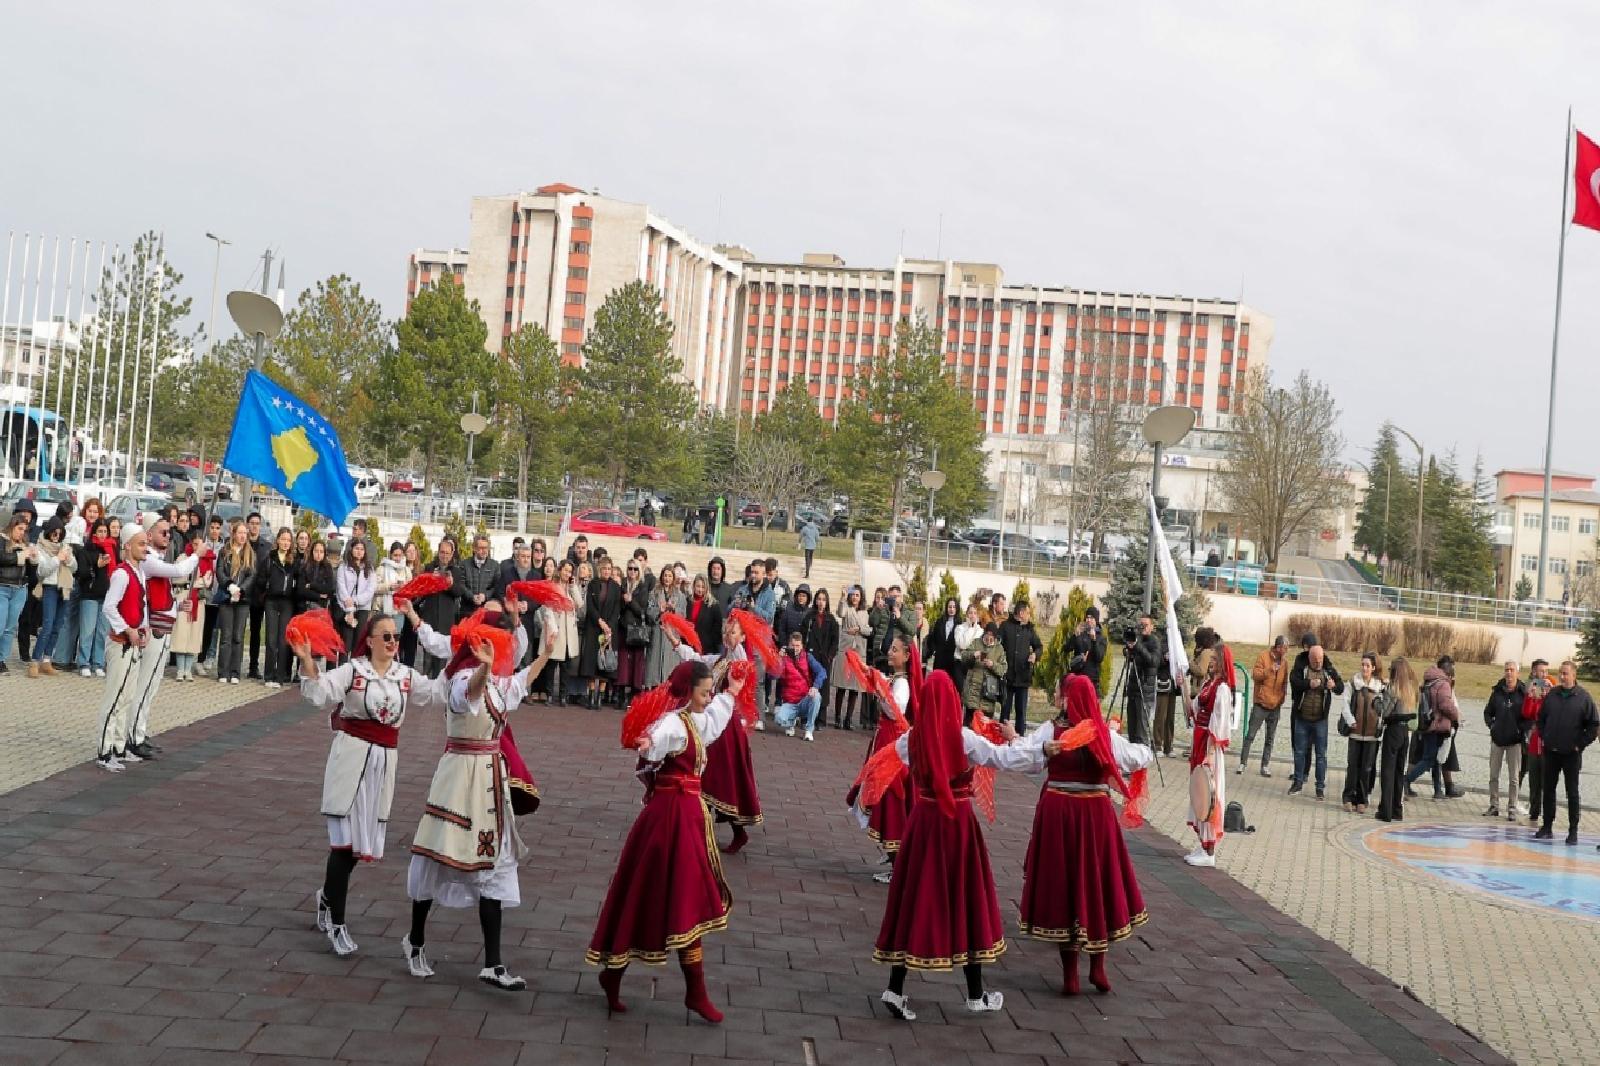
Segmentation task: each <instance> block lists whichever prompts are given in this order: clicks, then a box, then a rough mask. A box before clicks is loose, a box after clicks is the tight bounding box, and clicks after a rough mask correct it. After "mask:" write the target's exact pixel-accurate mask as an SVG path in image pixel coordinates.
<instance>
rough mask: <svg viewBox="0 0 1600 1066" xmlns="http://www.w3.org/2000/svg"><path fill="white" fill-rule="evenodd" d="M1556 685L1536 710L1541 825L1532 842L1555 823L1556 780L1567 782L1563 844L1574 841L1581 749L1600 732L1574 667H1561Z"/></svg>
mask: <svg viewBox="0 0 1600 1066" xmlns="http://www.w3.org/2000/svg"><path fill="white" fill-rule="evenodd" d="M1559 676H1560V682H1561V683H1560V684H1559V685H1557V686H1556V687H1555V688H1553V689H1551V690H1550V692H1549V693H1548V694H1547V695H1546V696H1545V698H1544V704H1543V705H1542V706H1541V707H1540V708H1539V736H1540V737H1541V738H1542V740H1543V742H1544V822H1543V824H1542V825H1541V827H1540V829H1539V831H1538V832H1537V833H1535V834H1534V837H1535V839H1538V840H1549V839H1550V830H1551V828H1552V827H1553V826H1554V825H1555V821H1556V781H1557V779H1558V778H1560V777H1562V776H1565V777H1566V779H1567V845H1568V846H1569V847H1571V846H1572V845H1574V844H1576V843H1577V842H1578V774H1579V772H1580V771H1581V770H1582V769H1583V749H1585V748H1587V747H1588V746H1589V745H1590V744H1593V743H1594V738H1595V734H1596V733H1600V713H1597V712H1596V710H1595V706H1594V700H1593V699H1592V698H1591V697H1590V695H1589V693H1588V691H1587V690H1586V689H1584V688H1583V687H1582V686H1580V685H1579V684H1578V666H1577V664H1576V663H1574V662H1573V661H1572V660H1571V659H1568V660H1567V661H1566V662H1564V663H1562V664H1561V673H1560V675H1559Z"/></svg>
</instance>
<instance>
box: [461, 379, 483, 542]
mask: <svg viewBox="0 0 1600 1066" xmlns="http://www.w3.org/2000/svg"><path fill="white" fill-rule="evenodd" d="M488 428H489V420H488V419H487V418H484V417H483V416H482V415H480V414H479V413H478V390H476V389H474V390H472V410H471V411H468V412H467V413H466V414H464V415H462V416H461V432H463V433H465V434H466V435H467V476H466V477H465V478H463V479H462V484H461V521H463V522H465V521H466V520H467V492H468V491H469V490H470V489H471V487H472V445H473V442H474V441H476V440H477V439H478V434H479V433H482V432H483V431H484V430H486V429H488Z"/></svg>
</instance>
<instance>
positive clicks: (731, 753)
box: [700, 718, 761, 825]
mask: <svg viewBox="0 0 1600 1066" xmlns="http://www.w3.org/2000/svg"><path fill="white" fill-rule="evenodd" d="M700 787H701V788H702V789H703V790H704V796H705V801H706V806H707V807H710V808H711V809H712V810H713V811H715V812H716V813H717V817H718V819H719V820H720V821H724V822H732V823H734V824H735V825H760V824H761V796H760V795H759V794H758V793H757V792H756V768H755V764H754V763H753V762H751V760H750V735H749V732H748V731H747V730H746V729H745V725H744V723H743V722H742V721H740V720H739V719H738V718H735V719H734V720H733V721H731V722H729V723H728V728H726V729H724V730H723V731H722V735H721V736H719V737H718V738H717V739H716V740H713V741H712V742H711V746H710V747H709V748H707V749H706V765H705V769H704V770H703V771H701V774H700Z"/></svg>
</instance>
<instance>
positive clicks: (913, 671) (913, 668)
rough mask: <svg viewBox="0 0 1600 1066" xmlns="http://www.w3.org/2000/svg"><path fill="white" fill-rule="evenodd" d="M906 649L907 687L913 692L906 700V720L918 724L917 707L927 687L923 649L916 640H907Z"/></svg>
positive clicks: (958, 698)
mask: <svg viewBox="0 0 1600 1066" xmlns="http://www.w3.org/2000/svg"><path fill="white" fill-rule="evenodd" d="M906 649H907V652H908V654H909V656H910V657H909V658H908V659H907V661H906V687H907V688H908V689H910V692H911V698H910V699H909V700H907V701H906V720H907V721H909V722H910V723H911V724H912V725H916V724H917V708H918V707H920V706H922V693H923V689H924V688H925V685H924V682H923V677H922V651H921V649H919V648H918V647H917V642H916V641H914V640H908V641H906ZM952 684H954V682H952ZM960 703H961V699H960V697H959V696H957V698H956V704H957V706H959V705H960ZM958 717H959V716H958Z"/></svg>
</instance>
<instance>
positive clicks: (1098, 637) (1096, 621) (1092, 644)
mask: <svg viewBox="0 0 1600 1066" xmlns="http://www.w3.org/2000/svg"><path fill="white" fill-rule="evenodd" d="M1000 641H1001V643H1003V644H1004V643H1005V624H1004V623H1001V627H1000ZM1006 654H1007V655H1011V654H1012V649H1011V647H1010V646H1009V645H1007V647H1006ZM1105 657H1106V635H1105V633H1104V632H1103V631H1102V630H1101V628H1100V608H1098V607H1095V606H1090V608H1089V609H1088V610H1087V611H1085V612H1084V615H1083V621H1081V622H1079V623H1078V628H1077V629H1075V630H1073V632H1072V658H1074V659H1082V660H1083V672H1084V674H1086V675H1087V676H1088V678H1089V680H1090V681H1092V682H1094V691H1095V695H1097V696H1098V695H1101V694H1102V693H1101V692H1100V664H1101V663H1102V662H1104V661H1105ZM1012 666H1013V668H1014V667H1015V666H1016V662H1015V660H1014V659H1013V661H1012ZM1018 732H1019V733H1020V732H1021V730H1020V729H1019V730H1018Z"/></svg>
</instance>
